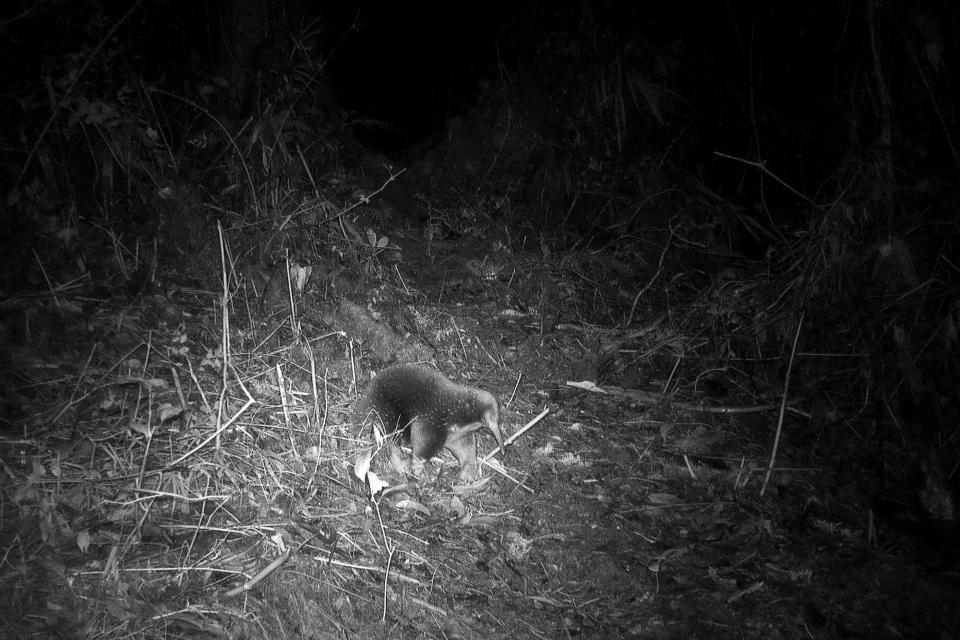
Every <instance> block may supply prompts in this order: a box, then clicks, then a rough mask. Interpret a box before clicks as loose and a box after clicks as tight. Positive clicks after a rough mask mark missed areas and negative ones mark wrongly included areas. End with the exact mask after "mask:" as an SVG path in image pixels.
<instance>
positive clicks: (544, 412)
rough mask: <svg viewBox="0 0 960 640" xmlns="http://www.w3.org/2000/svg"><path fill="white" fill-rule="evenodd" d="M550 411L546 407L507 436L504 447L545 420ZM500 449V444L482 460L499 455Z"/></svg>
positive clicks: (485, 460)
mask: <svg viewBox="0 0 960 640" xmlns="http://www.w3.org/2000/svg"><path fill="white" fill-rule="evenodd" d="M548 413H550V409H544V410H543V411H541V412H540V414H539V415H538V416H537V417H536V418H534V419H533V420H531V421H530V422H528V423H527V424H525V425H523V427H521V428H520V430H519V431H517V432H516V433H515V434H513V435H512V436H510V437H509V438H507V439H506V440H504V441H503V447H504V448H506V447H507V445H508V444H510V443H512V442H514V441H515V440H516V439H517V438H519V437H520V436H522V435H523V434H524V433H526V432H527V431H529V430H530V428H531V427H533V425H535V424H537V423H538V422H540V421H541V420H543V418H544V417H545V416H546V415H547V414H548ZM498 451H500V447H499V446H498V447H497V448H496V449H494V450H493V451H491V452H490V453H488V454H487V455H485V456H484V457H483V460H482V461H483V462H487V461H488V460H490V459H491V458H493V457H494V456H495V455H497V452H498Z"/></svg>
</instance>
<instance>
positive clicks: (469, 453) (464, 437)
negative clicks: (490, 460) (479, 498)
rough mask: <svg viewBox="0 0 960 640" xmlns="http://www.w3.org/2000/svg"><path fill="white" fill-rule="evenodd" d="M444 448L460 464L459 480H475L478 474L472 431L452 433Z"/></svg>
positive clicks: (475, 443) (475, 444)
mask: <svg viewBox="0 0 960 640" xmlns="http://www.w3.org/2000/svg"><path fill="white" fill-rule="evenodd" d="M446 447H447V449H448V450H449V451H450V453H452V454H453V457H455V458H456V459H457V462H459V463H460V475H459V476H458V477H459V478H460V480H475V479H476V478H477V476H478V475H479V474H480V462H479V461H478V460H477V435H476V433H474V431H473V430H464V431H460V432H459V433H457V432H452V433H451V434H450V436H449V437H448V438H447V442H446Z"/></svg>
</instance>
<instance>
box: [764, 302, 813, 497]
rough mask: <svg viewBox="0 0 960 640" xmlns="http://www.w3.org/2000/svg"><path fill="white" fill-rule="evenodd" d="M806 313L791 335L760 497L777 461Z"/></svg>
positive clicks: (801, 316)
mask: <svg viewBox="0 0 960 640" xmlns="http://www.w3.org/2000/svg"><path fill="white" fill-rule="evenodd" d="M805 313H806V312H805V311H801V312H800V320H799V321H798V322H797V332H796V333H795V334H794V335H793V348H792V349H791V350H790V362H789V363H788V364H787V375H786V376H784V380H783V398H781V399H780V417H779V419H777V435H776V436H774V438H773V450H772V451H771V452H770V464H769V466H767V473H766V475H764V477H763V486H762V487H760V496H761V497H762V496H763V494H764V492H765V491H766V490H767V483H768V482H770V474H772V473H773V465H774V463H776V461H777V449H778V448H779V447H780V434H781V432H782V431H783V416H784V415H785V414H786V412H787V393H789V391H790V373H791V372H792V371H793V358H794V356H796V355H797V342H799V341H800V328H801V327H803V316H804V314H805Z"/></svg>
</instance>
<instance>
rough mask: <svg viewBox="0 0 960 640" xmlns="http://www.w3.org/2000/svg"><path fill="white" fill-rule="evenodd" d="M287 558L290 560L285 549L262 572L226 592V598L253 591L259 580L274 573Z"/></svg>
mask: <svg viewBox="0 0 960 640" xmlns="http://www.w3.org/2000/svg"><path fill="white" fill-rule="evenodd" d="M288 558H290V549H287V550H286V551H284V552H283V555H281V556H280V557H279V558H276V559H275V560H274V561H273V562H271V563H270V564H268V565H267V566H265V567H264V568H263V571H261V572H260V573H258V574H257V575H255V576H253V577H252V578H250V579H249V580H247V581H246V582H244V583H243V584H242V585H240V586H239V587H234V588H233V589H230V591H227V597H228V598H230V597H233V596H238V595H240V594H241V593H243V592H244V591H250V589H253V588H254V587H255V586H257V583H258V582H260V581H261V580H263V579H264V578H266V577H267V576H268V575H270V574H271V573H273V572H274V571H276V570H277V568H278V567H279V566H280V565H282V564H283V563H284V562H286V561H287V559H288Z"/></svg>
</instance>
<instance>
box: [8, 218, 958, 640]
mask: <svg viewBox="0 0 960 640" xmlns="http://www.w3.org/2000/svg"><path fill="white" fill-rule="evenodd" d="M408 231H409V230H408ZM394 237H395V238H396V247H397V249H398V251H400V252H401V253H402V255H403V256H404V259H403V260H399V261H397V262H396V263H395V265H391V266H390V267H389V268H386V269H384V270H383V272H382V273H384V274H386V275H384V276H383V280H382V281H381V282H380V284H379V286H378V287H376V288H372V289H370V290H369V298H368V300H367V301H366V302H368V303H369V306H367V305H366V304H364V302H365V301H362V300H357V301H356V302H357V304H356V305H353V306H344V304H343V300H344V298H341V300H340V305H339V306H337V304H334V303H331V300H332V299H335V298H336V296H327V297H326V298H324V297H321V296H319V295H317V293H316V292H317V291H318V290H320V289H321V286H322V287H333V288H335V287H336V286H337V285H338V283H340V286H341V287H343V284H342V282H343V279H344V278H345V276H342V275H340V276H337V275H330V274H329V273H326V275H324V276H323V277H324V278H326V280H325V281H323V282H322V283H319V284H320V286H318V283H314V284H313V285H312V286H315V287H316V288H314V289H312V290H311V289H309V288H308V291H312V292H313V293H312V294H310V293H308V294H306V295H304V296H303V297H302V298H301V299H300V300H299V302H298V305H299V310H300V311H299V313H300V315H299V322H300V323H301V324H300V332H299V333H297V332H294V331H291V330H290V328H289V318H287V319H286V320H282V319H281V320H280V321H279V322H278V321H270V320H260V319H256V320H253V321H250V320H249V319H245V318H243V317H242V314H240V313H238V312H237V310H238V309H242V308H244V306H245V305H244V304H238V301H239V296H237V298H235V299H234V300H232V301H231V304H230V306H229V309H230V312H231V313H232V314H233V315H231V316H230V317H229V318H228V319H229V320H233V324H230V323H229V322H224V314H222V313H220V309H218V306H217V305H218V302H217V300H218V296H217V295H216V293H215V292H209V291H198V290H195V291H188V290H183V289H179V290H176V291H167V292H165V293H156V294H153V295H149V296H145V297H143V298H140V299H137V300H135V301H133V302H129V301H128V302H126V303H123V304H117V303H116V302H112V301H110V300H107V299H103V300H90V299H79V298H73V299H72V298H71V297H70V295H69V292H66V293H65V294H64V295H63V296H62V297H61V298H60V299H59V302H60V303H61V307H60V309H59V311H57V310H56V309H55V307H54V305H55V301H54V300H48V301H46V303H45V306H44V307H42V308H41V307H37V308H38V309H40V312H38V313H36V314H35V316H34V322H33V324H32V326H31V332H32V333H31V336H32V338H33V340H32V342H31V343H30V344H31V345H32V346H30V347H27V346H17V347H14V348H11V349H8V350H7V351H6V352H5V353H7V360H8V361H7V362H6V365H7V366H6V367H5V371H6V374H5V381H6V382H7V384H8V386H7V389H8V391H7V394H6V396H5V403H6V404H5V409H6V411H7V415H8V416H9V418H8V420H7V422H6V423H5V424H6V425H7V430H6V432H5V434H4V437H3V439H2V446H3V449H2V454H3V457H2V460H3V469H4V476H5V477H4V481H3V485H2V503H0V509H2V511H0V516H2V517H0V523H2V525H0V536H2V541H3V545H2V548H3V550H4V554H5V563H4V567H5V569H4V571H5V580H4V582H5V585H6V586H5V588H4V591H5V592H6V594H7V595H6V597H5V598H4V600H3V603H2V604H0V608H2V613H3V616H2V618H3V620H4V622H3V627H2V628H3V631H4V635H5V637H9V638H14V637H23V638H47V637H61V638H67V637H85V638H127V637H145V638H200V637H224V638H361V637H374V638H574V637H582V638H657V639H660V638H857V637H862V638H876V637H890V638H919V637H936V638H941V639H946V638H956V637H960V636H958V633H960V607H958V606H957V605H960V600H958V597H957V594H958V591H957V578H958V574H957V573H956V568H957V564H956V560H957V557H956V552H955V551H953V550H951V548H950V547H949V545H945V544H943V540H942V538H940V537H938V535H937V532H936V531H934V530H931V531H923V530H919V528H920V527H921V526H922V525H921V524H917V523H910V522H906V523H904V522H900V523H892V522H890V521H887V520H884V519H881V518H879V517H878V515H877V514H878V511H877V509H876V508H875V507H873V506H872V505H871V503H870V500H869V498H868V497H867V496H866V495H865V493H864V491H863V489H862V486H863V484H862V482H861V476H862V474H861V473H860V470H859V469H858V465H861V464H862V460H858V459H856V458H855V457H854V458H851V459H848V460H844V461H838V460H837V458H836V457H835V456H836V453H835V452H836V448H833V447H831V446H830V443H831V442H832V439H833V438H836V437H837V435H838V434H837V432H838V431H839V430H842V429H845V428H849V427H845V426H844V425H843V424H839V423H835V422H830V421H829V419H828V418H825V417H824V416H823V415H820V414H818V412H822V409H821V408H818V407H817V406H816V404H815V402H813V401H812V400H811V399H809V398H803V397H797V402H796V403H793V402H790V403H787V404H788V405H789V406H788V407H787V409H788V410H785V411H784V412H783V420H782V424H781V429H780V430H781V438H780V441H779V443H778V450H777V459H776V461H775V463H774V470H773V472H772V473H771V474H770V475H769V478H768V477H767V473H766V469H767V466H768V465H769V463H770V456H771V452H772V451H773V447H774V442H775V436H776V432H777V425H778V423H779V422H780V410H781V405H780V403H779V402H776V401H774V402H770V400H769V399H760V398H758V399H757V400H756V401H755V402H751V403H744V402H742V401H740V400H738V401H733V400H732V399H730V396H725V395H724V393H723V392H722V390H718V388H719V385H718V384H717V383H716V382H713V383H711V377H710V376H711V372H710V371H709V370H707V369H705V368H702V367H701V368H699V369H698V368H697V366H699V365H696V366H690V364H688V363H695V358H693V354H695V353H696V350H697V349H698V346H697V340H698V339H697V338H696V337H694V336H692V335H691V334H690V333H689V324H686V323H685V321H684V319H689V318H690V317H692V316H695V315H696V313H698V311H697V309H701V308H702V303H701V302H698V300H697V299H696V298H692V297H691V298H689V299H688V300H686V301H679V302H675V303H673V306H672V307H671V308H670V309H668V310H666V311H662V312H660V313H656V310H655V308H654V307H655V306H656V305H655V304H652V303H651V304H649V305H648V304H641V305H640V306H639V307H638V309H639V311H640V313H642V314H644V315H645V316H646V317H647V318H648V320H647V321H646V322H644V323H641V326H642V329H640V330H636V329H634V330H632V331H631V332H629V333H626V332H623V331H620V330H617V329H615V328H611V327H603V326H601V325H598V324H589V323H586V322H582V321H580V320H578V319H577V317H576V313H574V311H575V310H576V309H578V308H582V306H583V305H590V304H600V303H599V302H593V301H595V300H601V298H602V296H601V295H600V294H601V293H604V291H603V290H604V289H610V288H611V287H610V286H607V287H594V286H593V285H592V284H589V283H590V282H591V281H592V280H593V279H596V280H598V281H600V280H601V279H602V278H606V279H607V280H606V282H607V283H608V285H609V283H611V282H613V281H612V280H611V276H610V271H609V268H608V266H598V265H597V263H596V261H595V260H593V259H592V258H591V256H590V254H589V253H588V252H582V253H579V254H575V253H570V254H568V255H566V256H565V262H561V261H559V260H556V259H547V258H545V257H544V256H543V255H542V254H540V255H538V254H537V253H535V252H526V253H524V252H515V253H512V254H510V255H509V256H507V257H506V258H505V259H504V260H503V264H502V268H501V269H500V270H499V271H496V272H495V273H494V274H493V275H492V276H491V275H490V274H486V273H483V274H481V275H480V276H478V275H477V274H476V273H474V272H475V271H476V270H475V269H474V270H471V269H470V268H469V266H470V263H469V262H468V261H469V260H470V256H474V255H476V248H475V247H473V248H471V246H470V244H469V243H468V242H460V241H448V242H444V243H427V242H425V241H423V240H422V238H419V239H418V237H417V235H416V234H415V233H406V235H405V233H404V232H403V231H397V232H396V234H395V236H394ZM464 265H466V267H464ZM557 265H562V266H561V267H560V268H558V267H557ZM591 270H592V271H593V273H590V272H591ZM604 270H606V273H602V271H604ZM591 276H592V277H591ZM615 286H616V285H615V284H614V285H613V287H615ZM533 287H539V293H540V296H539V300H548V303H545V304H540V305H539V306H537V305H534V304H529V301H531V300H537V299H538V298H537V297H536V296H534V295H531V291H533ZM328 290H329V289H328ZM604 295H605V293H604ZM610 295H612V296H614V297H615V296H616V295H617V294H616V292H615V291H614V292H613V293H612V294H610ZM598 296H600V297H598ZM520 298H523V299H526V300H527V301H528V304H526V305H522V304H519V303H518V299H520ZM279 299H280V300H282V299H283V296H280V298H279ZM371 301H372V302H371ZM279 308H281V309H282V308H283V304H282V303H281V304H280V305H279ZM358 309H359V310H360V311H358ZM364 309H365V311H364ZM374 311H378V312H379V315H377V314H374V313H373V312H374ZM356 313H369V314H370V315H369V316H368V317H367V318H366V322H367V323H369V325H368V326H365V327H364V326H361V325H363V323H362V322H358V321H357V319H356V317H354V316H352V315H351V314H356ZM228 315H229V314H228ZM263 317H264V318H267V317H269V316H268V313H267V312H264V314H263ZM273 317H274V318H276V317H277V316H276V315H274V316H273ZM280 317H281V318H282V315H281V316H280ZM351 317H353V318H354V319H353V320H349V318H351ZM251 318H252V317H251ZM16 327H17V325H13V324H10V323H8V324H6V325H5V330H6V332H7V335H6V337H7V339H8V340H9V341H10V343H11V344H16V341H15V338H16V337H17V335H18V334H17V331H16ZM357 333H360V334H363V338H365V340H363V341H362V342H357V338H358V337H360V336H358V335H356V334H357ZM785 333H786V332H785ZM224 335H230V336H231V343H232V347H231V349H232V350H231V352H229V353H227V354H225V353H224V351H223V344H224V340H223V336H224ZM785 342H786V344H787V347H789V340H785ZM371 345H378V346H376V347H375V348H377V349H380V350H381V352H383V351H385V350H388V349H393V351H394V352H395V353H396V354H397V355H396V358H398V359H404V358H406V359H417V358H419V359H423V360H429V359H431V357H432V359H433V360H434V361H435V362H436V364H437V366H438V368H439V369H440V370H441V371H443V372H444V373H446V374H447V375H448V376H449V377H450V378H451V379H453V380H456V381H458V382H462V383H465V384H471V385H475V386H478V387H482V388H485V389H488V390H490V391H491V392H493V393H494V394H495V395H496V396H497V397H498V398H499V400H500V403H501V405H502V425H503V429H504V431H505V435H506V436H509V435H511V434H513V433H514V432H516V431H517V430H518V429H520V427H522V426H523V425H524V424H526V423H527V422H528V421H530V420H531V419H532V418H534V417H535V416H537V415H538V414H539V413H541V411H544V410H546V411H547V413H546V415H545V417H543V418H542V419H541V420H540V421H538V422H537V423H536V424H534V425H533V426H532V427H530V429H529V430H528V431H526V432H525V433H524V434H523V435H521V436H520V437H519V438H517V439H516V441H515V442H513V443H512V444H511V446H509V447H508V448H507V452H506V455H505V456H504V457H503V458H502V460H499V461H494V462H493V463H492V464H493V466H494V467H496V468H491V467H487V468H485V470H484V473H483V476H482V478H481V479H480V480H479V481H478V482H476V483H469V484H458V483H457V482H456V471H457V468H456V463H455V462H454V461H453V460H452V459H451V458H450V457H449V455H447V456H446V458H445V459H444V463H443V464H442V465H433V469H432V471H433V475H427V476H425V477H423V478H420V479H419V480H410V481H409V482H407V481H406V479H404V478H399V477H397V476H396V474H393V473H392V472H391V471H390V469H389V468H388V467H386V466H385V465H384V464H383V462H382V460H381V458H382V456H378V457H377V458H375V459H374V468H375V470H378V471H380V473H381V475H382V476H383V477H384V479H385V480H386V481H387V482H389V483H390V484H391V486H390V487H389V488H388V489H387V490H386V491H385V492H384V493H382V494H378V495H377V496H375V497H373V498H371V497H370V495H369V487H368V486H365V485H364V484H363V483H361V482H360V481H359V479H358V478H357V477H356V476H355V474H354V473H353V471H354V463H355V462H356V460H357V456H358V454H359V452H361V451H362V450H363V449H364V448H365V447H367V446H369V443H370V442H371V440H370V438H369V434H364V433H360V432H358V431H357V429H356V425H351V424H349V415H350V411H349V409H350V406H351V405H352V403H353V402H355V398H356V397H357V394H358V393H359V391H360V389H362V387H363V384H364V382H365V380H366V379H368V375H369V374H368V369H372V368H375V367H374V366H370V361H369V360H368V359H367V358H366V357H363V358H360V357H358V354H360V353H362V352H364V350H367V353H369V352H370V351H369V350H370V349H371ZM390 345H392V346H390ZM787 347H785V348H787ZM787 353H788V354H789V352H787ZM225 361H226V362H227V366H224V362H225ZM783 361H786V359H784V360H783ZM571 382H575V383H579V384H576V385H572V384H570V383H571ZM28 383H29V384H28ZM587 383H592V384H587ZM770 395H771V396H775V395H776V390H774V391H773V392H772V393H771V394H770ZM741 397H742V396H741ZM14 424H15V425H17V427H16V428H13V425H14ZM492 448H493V443H492V438H489V436H487V437H485V438H481V451H482V452H483V453H485V452H488V451H491V450H492Z"/></svg>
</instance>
